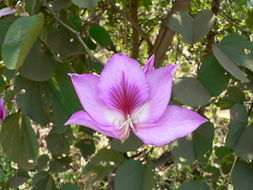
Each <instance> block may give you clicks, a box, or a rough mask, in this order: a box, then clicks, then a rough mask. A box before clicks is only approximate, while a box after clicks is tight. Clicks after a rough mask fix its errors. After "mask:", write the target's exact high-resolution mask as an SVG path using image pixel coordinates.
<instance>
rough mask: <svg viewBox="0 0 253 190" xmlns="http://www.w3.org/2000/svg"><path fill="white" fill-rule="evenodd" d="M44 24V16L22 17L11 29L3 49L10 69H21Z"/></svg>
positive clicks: (4, 57) (5, 60)
mask: <svg viewBox="0 0 253 190" xmlns="http://www.w3.org/2000/svg"><path fill="white" fill-rule="evenodd" d="M43 24H44V16H43V15H42V14H39V15H35V16H30V17H20V18H18V19H17V20H15V21H14V23H13V24H12V25H11V26H10V27H9V29H8V31H7V34H6V36H5V39H4V42H3V48H2V56H3V61H4V63H5V65H6V67H7V68H8V69H16V68H19V67H20V66H21V65H22V64H23V62H24V60H25V58H26V56H27V55H28V53H29V51H30V49H31V47H32V45H33V43H34V42H35V40H36V38H37V36H38V35H39V33H40V31H41V29H42V27H43Z"/></svg>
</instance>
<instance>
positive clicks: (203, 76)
mask: <svg viewBox="0 0 253 190" xmlns="http://www.w3.org/2000/svg"><path fill="white" fill-rule="evenodd" d="M198 78H199V81H200V82H201V83H202V84H203V85H204V87H205V88H206V89H207V90H208V92H209V93H210V94H211V95H212V96H218V95H219V94H220V93H222V92H223V91H224V90H225V89H226V87H227V86H228V82H229V79H230V76H229V75H228V74H227V73H226V71H225V70H224V69H223V68H222V67H221V66H220V64H219V62H218V61H217V60H216V59H215V57H214V56H208V57H206V58H205V59H204V60H203V62H202V64H201V66H200V69H199V72H198Z"/></svg>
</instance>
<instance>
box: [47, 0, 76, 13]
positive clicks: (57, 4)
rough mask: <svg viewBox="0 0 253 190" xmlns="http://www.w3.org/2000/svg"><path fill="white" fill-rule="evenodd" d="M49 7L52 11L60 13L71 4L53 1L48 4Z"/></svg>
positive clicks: (58, 0) (68, 0)
mask: <svg viewBox="0 0 253 190" xmlns="http://www.w3.org/2000/svg"><path fill="white" fill-rule="evenodd" d="M50 5H51V6H52V9H53V10H54V11H60V10H63V9H67V8H69V7H70V6H71V5H72V3H71V1H70V0H54V1H51V2H50Z"/></svg>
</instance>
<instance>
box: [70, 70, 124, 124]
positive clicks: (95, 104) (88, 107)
mask: <svg viewBox="0 0 253 190" xmlns="http://www.w3.org/2000/svg"><path fill="white" fill-rule="evenodd" d="M69 75H70V76H71V79H72V83H73V85H74V88H75V90H76V93H77V95H78V97H79V100H80V102H81V104H82V106H83V107H84V109H85V111H87V112H88V114H89V115H90V116H91V118H92V119H93V120H95V121H96V122H97V123H99V124H101V125H112V124H113V122H114V121H115V120H119V119H123V115H122V114H121V113H119V112H116V111H114V110H109V109H108V108H106V106H105V105H104V104H103V102H102V101H101V100H100V98H99V92H98V88H97V86H98V83H99V77H98V76H95V75H92V74H82V75H78V74H69Z"/></svg>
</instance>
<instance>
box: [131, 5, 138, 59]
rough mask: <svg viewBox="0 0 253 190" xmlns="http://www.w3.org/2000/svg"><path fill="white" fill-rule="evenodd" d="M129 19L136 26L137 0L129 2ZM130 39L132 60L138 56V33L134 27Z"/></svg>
mask: <svg viewBox="0 0 253 190" xmlns="http://www.w3.org/2000/svg"><path fill="white" fill-rule="evenodd" d="M131 18H132V19H133V20H134V21H135V23H137V24H138V0H131ZM132 29H133V38H132V58H134V59H136V58H137V57H138V54H139V32H138V30H136V28H135V27H134V25H132Z"/></svg>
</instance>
